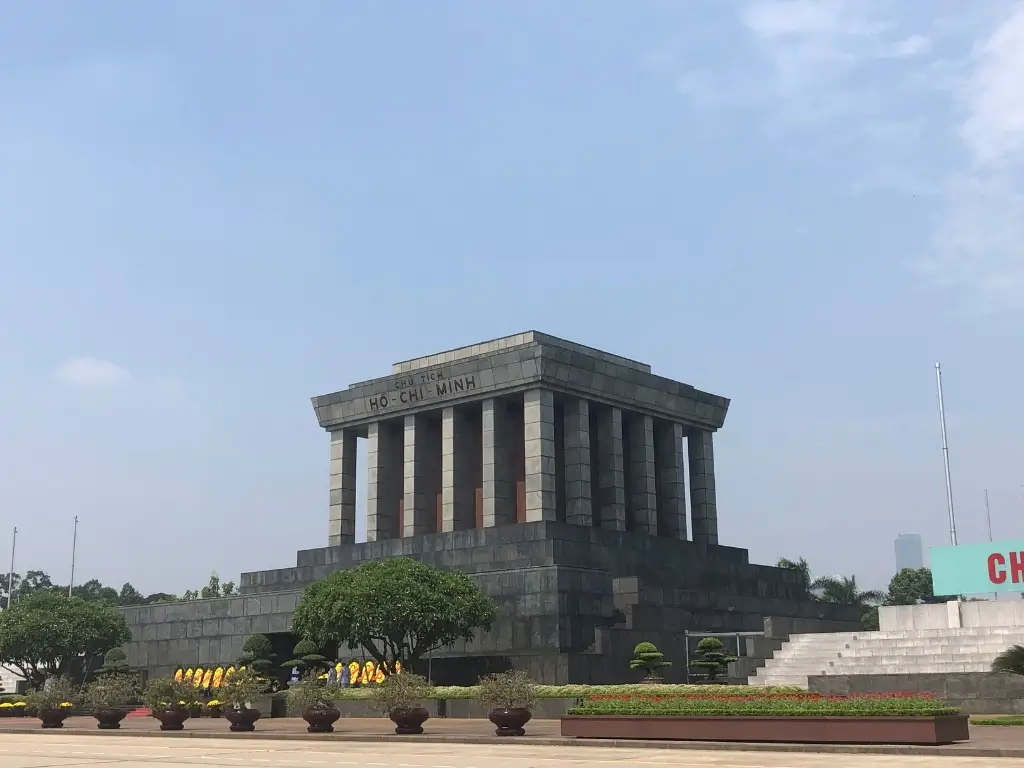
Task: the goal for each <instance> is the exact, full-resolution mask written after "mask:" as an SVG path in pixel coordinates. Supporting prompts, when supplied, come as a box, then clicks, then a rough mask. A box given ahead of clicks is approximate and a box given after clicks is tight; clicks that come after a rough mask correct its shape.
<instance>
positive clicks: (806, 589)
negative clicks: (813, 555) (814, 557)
mask: <svg viewBox="0 0 1024 768" xmlns="http://www.w3.org/2000/svg"><path fill="white" fill-rule="evenodd" d="M775 567H776V568H787V569H789V570H791V571H797V572H798V573H799V574H800V580H801V581H800V587H798V589H800V594H801V596H802V597H804V598H807V599H810V598H813V597H814V595H813V594H812V593H811V589H812V587H813V583H814V582H813V580H812V579H811V566H810V565H808V564H807V561H806V560H804V559H803V558H802V557H801V558H800V559H799V560H790V559H789V558H786V557H780V558H779V560H778V562H776V563H775Z"/></svg>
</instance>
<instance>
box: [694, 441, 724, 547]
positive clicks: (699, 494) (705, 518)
mask: <svg viewBox="0 0 1024 768" xmlns="http://www.w3.org/2000/svg"><path fill="white" fill-rule="evenodd" d="M686 447H687V452H688V453H689V454H690V515H691V518H692V520H691V524H692V526H693V541H694V543H697V544H717V543H718V506H717V504H716V503H715V447H714V442H713V440H712V433H711V432H709V431H707V430H706V429H695V430H693V431H691V432H690V434H689V435H687V438H686Z"/></svg>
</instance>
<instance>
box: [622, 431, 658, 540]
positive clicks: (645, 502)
mask: <svg viewBox="0 0 1024 768" xmlns="http://www.w3.org/2000/svg"><path fill="white" fill-rule="evenodd" d="M627 421H628V425H629V456H628V457H627V460H628V461H629V467H630V471H629V484H630V486H631V487H630V488H629V489H628V492H629V494H630V502H631V503H630V505H629V506H630V511H631V512H632V515H633V530H634V531H636V532H637V533H646V534H647V535H648V536H657V535H658V489H657V484H656V480H655V472H654V419H652V418H651V417H650V416H644V415H643V414H639V413H634V414H630V415H629V418H628V420H627Z"/></svg>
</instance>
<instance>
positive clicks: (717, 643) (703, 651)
mask: <svg viewBox="0 0 1024 768" xmlns="http://www.w3.org/2000/svg"><path fill="white" fill-rule="evenodd" d="M697 653H699V654H700V655H701V657H702V658H700V659H697V660H696V661H691V662H690V666H691V667H696V668H697V669H699V670H701V674H703V675H704V677H706V678H707V679H708V680H715V679H716V678H717V677H718V676H719V675H721V674H722V673H724V672H726V671H727V670H728V669H729V664H730V663H731V662H733V661H736V657H735V656H733V655H732V654H731V653H729V652H728V651H726V650H725V645H723V644H722V641H721V640H719V639H718V638H717V637H705V638H704V639H703V640H701V641H700V642H699V643H697Z"/></svg>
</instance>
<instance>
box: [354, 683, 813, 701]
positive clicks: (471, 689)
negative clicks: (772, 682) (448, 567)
mask: <svg viewBox="0 0 1024 768" xmlns="http://www.w3.org/2000/svg"><path fill="white" fill-rule="evenodd" d="M536 690H537V698H539V699H579V698H583V697H589V696H595V695H611V694H628V695H639V694H651V695H666V694H667V695H689V694H698V693H708V692H709V691H714V692H715V693H716V694H719V695H723V696H728V695H736V694H745V695H747V696H750V695H751V688H750V686H746V685H671V684H665V685H642V684H637V685H632V684H631V685H538V686H537V689H536ZM756 690H757V691H759V692H761V694H760V695H764V694H772V693H799V692H800V691H801V689H800V688H793V687H790V686H779V687H769V686H765V687H764V688H758V689H756ZM476 694H477V686H475V685H470V686H437V687H435V688H433V689H431V693H430V698H432V699H475V698H476ZM369 695H370V689H369V688H368V687H364V686H360V687H357V688H343V689H342V699H365V698H368V697H369Z"/></svg>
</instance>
